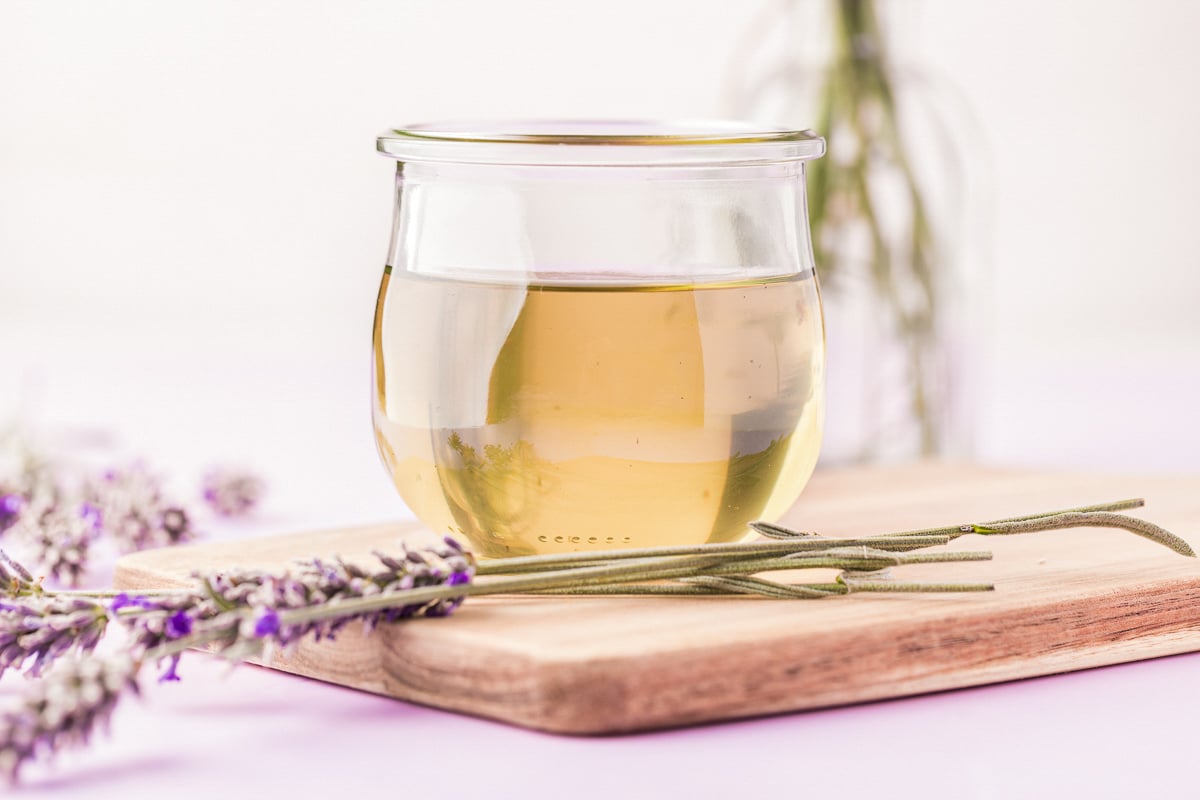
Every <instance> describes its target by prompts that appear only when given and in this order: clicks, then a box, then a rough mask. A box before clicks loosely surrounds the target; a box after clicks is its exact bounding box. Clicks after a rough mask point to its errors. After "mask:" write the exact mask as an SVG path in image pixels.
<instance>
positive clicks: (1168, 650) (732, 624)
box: [116, 464, 1200, 734]
mask: <svg viewBox="0 0 1200 800" xmlns="http://www.w3.org/2000/svg"><path fill="white" fill-rule="evenodd" d="M1132 496H1144V497H1146V498H1147V501H1148V505H1147V507H1146V508H1145V509H1143V510H1142V511H1141V512H1136V513H1140V514H1141V515H1142V516H1144V517H1145V518H1146V519H1150V520H1152V521H1154V522H1157V523H1159V524H1161V525H1163V526H1165V527H1167V528H1168V529H1170V530H1172V531H1174V532H1175V533H1177V534H1179V535H1180V536H1182V537H1184V538H1185V539H1188V540H1189V541H1190V542H1191V543H1192V545H1193V546H1197V549H1200V479H1197V478H1182V477H1170V478H1167V477H1149V476H1123V477H1122V476H1102V475H1079V474H1061V475H1060V474H1032V473H1029V472H1019V471H1005V470H997V469H987V468H982V467H977V466H969V465H954V464H920V465H910V466H904V467H890V468H860V469H848V470H826V471H823V472H819V473H818V474H817V476H816V477H814V479H813V481H812V483H811V485H810V486H809V488H808V489H807V490H806V491H805V494H804V497H803V498H802V499H801V501H800V502H799V503H798V504H797V505H796V507H795V508H793V509H792V511H791V512H790V513H789V514H788V515H787V518H786V520H785V521H786V522H787V523H789V524H793V525H796V526H799V527H803V528H805V529H811V530H819V531H820V532H822V533H824V534H826V535H830V536H854V535H863V534H869V533H880V532H886V531H893V530H902V529H908V528H915V527H924V526H932V525H944V524H955V523H960V522H969V521H983V520H987V519H994V518H999V517H1004V516H1011V515H1016V514H1023V513H1030V512H1034V511H1044V510H1045V511H1048V510H1055V509H1058V508H1065V507H1069V506H1076V505H1083V504H1088V503H1094V502H1103V501H1107V500H1116V499H1123V498H1125V497H1132ZM429 535H430V534H428V533H426V532H423V531H421V530H419V529H417V528H416V527H415V526H414V525H412V524H395V525H380V526H373V527H364V528H357V529H352V530H334V531H324V532H318V533H304V534H295V535H290V536H280V537H271V538H261V539H252V540H244V541H234V542H219V543H211V544H201V545H194V546H190V547H182V548H173V549H169V550H157V551H148V552H144V553H137V554H134V555H131V556H127V557H126V558H124V559H122V560H121V562H120V563H119V564H118V568H117V575H116V583H117V585H118V586H119V587H121V588H125V589H130V588H150V587H165V586H176V585H182V584H183V583H185V582H186V580H187V576H188V575H189V574H190V573H191V572H192V571H193V570H208V569H220V568H225V567H231V566H234V565H238V566H245V567H267V568H272V567H279V566H282V565H284V564H286V563H288V562H289V561H291V560H292V559H295V558H298V557H306V556H313V555H321V556H331V555H336V554H340V555H342V556H344V557H346V558H347V559H350V560H354V559H365V558H368V557H369V555H368V554H369V553H370V551H371V550H372V549H376V548H378V549H391V548H394V546H395V543H396V541H397V539H398V538H399V537H404V538H406V539H408V540H417V541H419V540H420V539H421V538H422V537H426V536H429ZM954 547H955V549H981V550H982V549H986V550H991V551H992V552H993V553H994V554H995V560H994V561H990V562H973V563H966V564H937V565H921V566H919V567H917V566H914V567H904V568H900V569H897V576H898V577H900V578H903V579H906V580H907V579H912V580H920V579H959V580H965V581H976V580H979V581H993V582H995V584H996V591H995V592H991V593H986V594H969V595H922V596H912V595H853V596H850V597H844V598H836V599H828V600H816V601H803V600H801V601H790V600H767V599H761V598H719V597H711V598H632V597H627V598H583V597H580V598H573V597H558V598H551V597H513V598H477V599H473V600H469V601H468V602H467V603H466V604H465V605H464V606H463V607H462V608H461V609H460V610H459V611H458V612H457V613H456V614H455V616H454V617H453V618H452V619H449V620H413V621H410V622H406V623H401V624H397V625H391V626H386V627H385V628H383V629H381V630H380V631H378V632H377V633H376V634H375V635H374V636H371V637H363V636H361V635H360V634H359V633H358V631H357V629H355V630H350V631H347V632H346V633H344V634H343V635H341V636H340V637H339V638H338V640H337V641H336V642H334V643H321V644H313V643H308V642H306V643H304V644H303V645H302V646H301V647H300V648H299V649H298V650H297V651H296V652H295V653H294V654H292V655H291V656H289V657H287V658H278V659H276V660H275V661H274V663H273V664H271V666H272V667H274V668H277V669H281V670H285V671H288V672H294V673H298V674H301V675H307V676H310V677H314V678H319V679H322V680H327V681H332V682H334V683H338V684H343V685H346V686H352V687H355V688H358V689H365V690H367V691H371V692H377V693H382V694H387V695H391V696H394V697H398V698H402V699H405V700H412V701H416V702H419V703H424V704H428V705H432V706H437V707H440V708H447V709H453V710H457V711H462V712H466V713H470V714H476V715H480V716H485V717H492V718H495V719H499V720H504V721H507V722H511V723H515V724H518V725H523V726H527V727H532V728H539V729H543V730H548V731H556V732H562V733H575V734H597V733H617V732H628V731H637V730H644V729H649V728H660V727H669V726H677V725H684V724H690V723H698V722H706V721H712V720H722V719H731V718H736V717H745V716H752V715H760V714H772V713H780V712H787V711H798V710H803V709H811V708H818V707H823V706H831V705H837V704H843V703H855V702H862V701H867V700H876V699H881V698H888V697H899V696H903V695H911V694H917V693H922V692H930V691H939V690H945V689H954V688H959V687H964V686H973V685H978V684H984V683H992V682H996V681H1005V680H1012V679H1015V678H1024V677H1030V676H1035V675H1046V674H1050V673H1056V672H1064V671H1069V670H1076V669H1084V668H1088V667H1095V666H1100V665H1105V664H1114V663H1119V662H1124V661H1133V660H1137V659H1144V658H1153V657H1156V656H1163V655H1169V654H1173V653H1181V652H1187V651H1192V650H1200V560H1196V559H1188V558H1183V557H1180V556H1177V555H1175V554H1173V553H1171V552H1169V551H1167V550H1165V549H1163V548H1160V547H1158V546H1157V545H1154V544H1152V543H1150V542H1147V541H1144V540H1142V539H1140V538H1138V537H1136V536H1133V535H1131V534H1128V533H1125V532H1122V531H1112V530H1101V529H1086V530H1078V531H1061V532H1047V533H1041V534H1035V535H1030V536H1024V537H1004V538H1000V537H989V538H986V539H985V538H983V537H965V538H963V539H960V540H958V542H956V543H955V545H954Z"/></svg>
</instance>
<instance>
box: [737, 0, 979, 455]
mask: <svg viewBox="0 0 1200 800" xmlns="http://www.w3.org/2000/svg"><path fill="white" fill-rule="evenodd" d="M881 7H882V8H883V10H886V11H890V12H893V13H902V12H911V11H912V6H910V5H903V6H901V5H899V4H894V5H886V6H881V4H879V3H877V2H876V0H820V2H817V1H815V0H814V1H812V2H808V3H799V2H783V3H780V4H776V5H773V6H771V7H770V8H768V10H767V12H766V13H765V15H764V16H763V17H762V18H761V19H760V20H759V21H758V24H757V25H756V26H755V28H754V29H752V30H751V31H750V32H748V34H747V36H746V37H745V40H744V42H743V44H742V48H741V51H742V52H741V56H740V57H739V58H736V59H735V67H734V74H733V79H734V80H733V83H732V85H733V86H734V97H733V105H735V106H736V109H737V113H738V115H739V116H751V117H759V118H762V119H764V120H765V119H767V118H769V117H770V118H774V119H777V120H779V121H782V122H787V123H800V124H802V125H807V126H810V127H813V128H815V129H816V130H817V132H818V133H821V134H822V135H824V136H825V137H826V139H827V142H828V155H827V156H826V157H825V158H823V159H820V160H818V161H815V162H813V164H812V165H810V166H809V168H808V169H809V172H808V196H809V217H810V223H811V227H812V231H813V252H814V256H815V258H816V264H817V272H818V275H819V276H820V279H821V287H822V294H823V302H824V305H825V314H826V324H827V344H828V348H829V359H828V362H829V368H828V369H829V373H828V378H827V383H828V392H829V402H828V412H827V422H826V444H825V447H824V450H823V452H822V460H823V462H824V463H831V462H849V461H874V460H885V459H900V458H913V457H918V456H931V455H938V454H942V455H945V454H953V453H961V452H962V451H963V450H964V449H965V447H966V438H967V437H966V433H965V429H964V426H963V417H964V414H963V400H964V398H963V397H961V393H962V391H963V388H964V387H963V386H962V382H961V380H960V379H961V374H960V372H961V369H962V368H963V367H964V366H965V359H963V358H961V356H959V355H958V354H959V353H961V352H962V351H963V350H964V349H965V345H964V341H963V340H964V338H967V337H965V336H964V335H963V331H962V324H963V321H964V320H965V319H966V314H965V312H964V309H963V305H964V303H963V302H962V299H961V297H960V296H959V295H960V294H961V293H962V291H963V287H962V286H961V284H960V283H959V280H958V278H959V267H960V263H959V262H958V261H957V259H953V258H952V257H951V256H950V253H951V251H952V250H953V249H954V248H952V247H951V246H950V245H949V243H948V238H949V237H948V235H947V234H948V233H949V232H950V231H951V230H952V229H954V228H956V227H958V224H957V220H956V219H955V217H956V215H957V214H961V213H962V209H961V206H962V203H961V200H960V199H959V202H955V201H956V199H958V198H956V194H957V192H956V190H960V189H961V187H960V184H961V182H962V178H963V164H962V161H961V137H960V138H959V139H958V140H955V138H954V137H953V136H952V135H951V134H950V130H951V128H952V127H953V125H952V124H951V121H950V120H949V119H948V117H947V115H946V113H945V111H946V109H947V108H953V106H954V105H957V106H958V108H957V110H958V111H960V112H961V110H962V107H961V101H959V100H958V99H957V97H950V98H949V101H950V105H947V103H946V100H947V98H946V97H945V96H943V97H940V98H939V97H935V96H934V95H935V94H936V93H937V91H938V89H939V87H938V85H937V84H936V82H934V81H932V80H931V79H930V78H929V76H927V75H925V74H923V73H920V72H917V71H914V70H911V69H908V68H898V67H897V66H896V65H895V64H894V62H893V60H892V59H891V58H890V52H889V48H888V45H889V35H888V34H889V30H888V28H889V26H888V25H887V24H885V23H886V22H891V21H893V20H892V18H891V17H889V18H886V19H885V18H884V17H881V15H880V13H879V12H880V10H881ZM803 15H806V16H807V20H804V21H798V20H799V18H800V17H801V16H803ZM800 34H806V35H807V36H808V37H809V38H810V39H812V42H811V44H810V45H808V46H805V45H803V44H799V42H798V39H799V38H801V36H800ZM814 34H815V35H816V38H813V37H814ZM781 35H782V37H783V41H782V43H781V46H782V48H783V53H782V55H781V56H779V55H776V56H774V57H771V56H768V63H767V64H766V66H765V68H763V69H760V70H759V74H757V75H750V73H751V72H752V71H753V70H751V68H750V67H749V65H748V64H747V62H748V61H750V60H753V58H760V59H761V58H762V57H763V53H764V52H766V53H769V52H770V48H768V47H765V45H766V44H767V43H768V40H769V39H771V38H772V37H779V36H781ZM812 54H816V55H817V56H819V58H818V60H816V62H815V63H814V60H813V59H812ZM801 55H803V56H805V57H806V58H807V59H808V60H804V61H802V60H800V56H801ZM940 88H941V89H942V90H943V91H944V89H945V87H944V86H943V87H940ZM939 101H940V105H939ZM956 206H957V207H956Z"/></svg>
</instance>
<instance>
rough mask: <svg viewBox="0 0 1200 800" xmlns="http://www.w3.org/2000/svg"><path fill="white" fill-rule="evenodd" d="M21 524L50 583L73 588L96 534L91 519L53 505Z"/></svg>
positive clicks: (76, 510) (81, 572)
mask: <svg viewBox="0 0 1200 800" xmlns="http://www.w3.org/2000/svg"><path fill="white" fill-rule="evenodd" d="M27 516H28V515H27ZM21 524H22V534H23V536H24V538H25V539H26V540H27V541H29V542H30V544H31V545H32V546H33V548H34V551H35V553H36V558H37V562H38V564H39V566H40V567H41V568H42V569H44V570H46V572H47V573H48V574H49V576H50V577H51V578H53V579H54V580H56V581H59V582H61V583H65V584H67V585H68V586H77V585H78V584H79V580H80V578H82V577H83V573H84V571H85V570H86V569H87V559H88V548H89V547H90V546H91V543H92V542H93V541H94V540H95V539H96V537H97V536H98V535H99V533H100V532H99V530H98V529H97V528H96V527H94V525H93V521H92V518H91V516H89V515H87V514H86V513H81V511H80V509H78V508H75V509H69V508H66V507H64V506H54V507H51V508H49V509H47V510H46V511H44V512H42V514H41V515H40V516H39V517H38V518H37V519H24V520H22V523H21Z"/></svg>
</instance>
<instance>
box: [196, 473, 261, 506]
mask: <svg viewBox="0 0 1200 800" xmlns="http://www.w3.org/2000/svg"><path fill="white" fill-rule="evenodd" d="M264 489H265V484H264V483H263V481H262V479H261V478H259V477H258V476H257V475H254V474H253V473H250V472H246V471H243V470H236V469H231V468H228V467H218V468H216V469H213V470H210V471H209V472H208V474H206V475H205V476H204V483H203V487H202V495H203V497H204V502H206V503H208V505H209V507H210V508H211V509H212V510H213V511H215V512H216V513H218V514H220V515H221V516H223V517H240V516H242V515H244V514H246V513H248V512H249V511H250V510H251V509H252V508H254V506H255V505H257V504H258V501H259V500H260V499H262V495H263V490H264Z"/></svg>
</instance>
